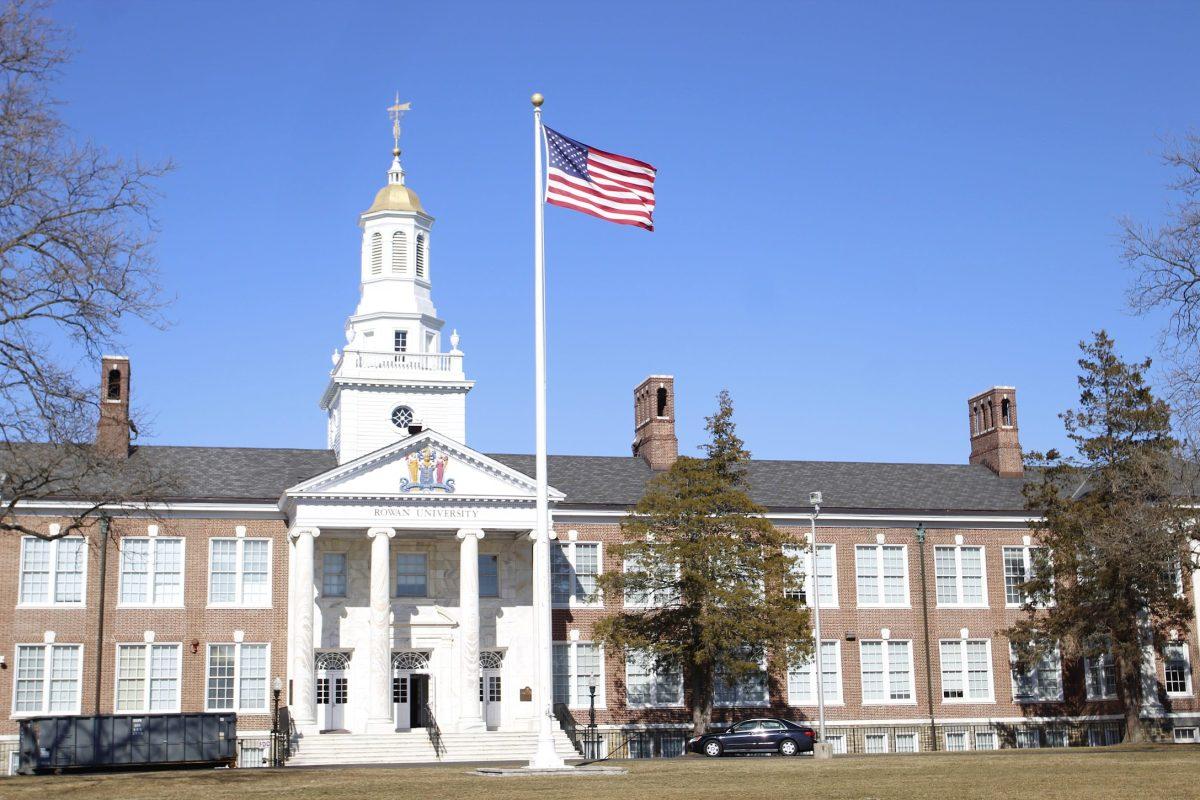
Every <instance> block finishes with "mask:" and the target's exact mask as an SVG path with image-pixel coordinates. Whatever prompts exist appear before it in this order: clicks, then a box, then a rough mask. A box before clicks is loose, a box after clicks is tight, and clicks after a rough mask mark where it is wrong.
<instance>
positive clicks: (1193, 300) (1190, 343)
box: [1121, 132, 1200, 449]
mask: <svg viewBox="0 0 1200 800" xmlns="http://www.w3.org/2000/svg"><path fill="white" fill-rule="evenodd" d="M1163 163H1164V164H1165V165H1166V166H1168V167H1170V168H1171V170H1172V172H1173V173H1174V175H1175V179H1174V180H1173V181H1172V182H1171V183H1170V184H1168V188H1169V189H1170V190H1171V192H1172V202H1171V206H1170V209H1169V211H1168V212H1167V215H1166V219H1165V220H1164V221H1163V222H1162V223H1160V224H1158V225H1147V224H1144V223H1140V222H1137V221H1135V220H1132V219H1129V218H1125V219H1122V220H1121V241H1122V244H1123V246H1124V252H1123V257H1124V260H1125V262H1126V264H1128V265H1129V267H1130V268H1132V269H1133V270H1134V272H1135V274H1136V278H1135V280H1134V283H1133V286H1132V287H1131V289H1130V292H1129V300H1130V304H1131V305H1132V306H1133V308H1134V309H1135V310H1136V311H1138V312H1140V313H1147V312H1151V311H1160V310H1163V311H1166V312H1167V314H1168V317H1167V325H1166V327H1165V329H1164V330H1163V337H1162V344H1163V350H1164V353H1165V355H1166V356H1167V357H1168V359H1169V362H1170V364H1171V367H1170V371H1169V374H1168V377H1169V382H1168V399H1169V400H1170V402H1171V404H1172V406H1173V409H1174V412H1175V420H1176V424H1177V425H1178V426H1179V427H1180V428H1181V433H1182V435H1183V436H1184V437H1185V438H1186V439H1187V440H1188V443H1189V444H1190V445H1191V449H1195V446H1196V444H1197V434H1198V433H1200V134H1198V133H1195V132H1193V133H1189V134H1187V135H1186V136H1184V137H1183V138H1182V139H1181V140H1177V141H1174V142H1172V143H1170V144H1169V145H1168V147H1167V150H1166V152H1165V153H1164V154H1163Z"/></svg>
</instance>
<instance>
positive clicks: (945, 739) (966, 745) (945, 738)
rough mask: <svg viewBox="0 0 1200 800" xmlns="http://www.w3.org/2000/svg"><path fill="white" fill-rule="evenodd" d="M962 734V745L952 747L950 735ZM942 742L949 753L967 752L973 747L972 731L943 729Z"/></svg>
mask: <svg viewBox="0 0 1200 800" xmlns="http://www.w3.org/2000/svg"><path fill="white" fill-rule="evenodd" d="M951 736H961V737H962V741H963V746H962V747H951V746H950V737H951ZM942 744H943V746H944V747H945V749H946V752H947V753H966V752H968V751H969V750H970V749H971V745H972V744H973V743H972V742H971V732H970V731H942Z"/></svg>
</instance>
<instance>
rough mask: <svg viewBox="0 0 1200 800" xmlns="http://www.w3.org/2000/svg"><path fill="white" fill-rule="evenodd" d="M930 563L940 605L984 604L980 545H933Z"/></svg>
mask: <svg viewBox="0 0 1200 800" xmlns="http://www.w3.org/2000/svg"><path fill="white" fill-rule="evenodd" d="M933 564H934V575H935V581H936V585H937V603H938V605H939V606H984V605H987V591H986V588H985V584H984V579H983V548H982V547H963V546H957V547H935V548H933Z"/></svg>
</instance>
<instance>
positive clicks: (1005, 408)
mask: <svg viewBox="0 0 1200 800" xmlns="http://www.w3.org/2000/svg"><path fill="white" fill-rule="evenodd" d="M1000 419H1001V421H1002V422H1003V424H1004V425H1006V426H1009V427H1011V426H1012V424H1013V422H1012V403H1010V402H1009V400H1008V398H1007V397H1006V398H1004V399H1003V400H1001V401H1000Z"/></svg>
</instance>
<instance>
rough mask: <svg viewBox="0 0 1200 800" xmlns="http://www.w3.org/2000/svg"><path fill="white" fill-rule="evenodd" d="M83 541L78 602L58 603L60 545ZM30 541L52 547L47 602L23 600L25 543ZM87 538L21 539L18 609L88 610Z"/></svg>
mask: <svg viewBox="0 0 1200 800" xmlns="http://www.w3.org/2000/svg"><path fill="white" fill-rule="evenodd" d="M68 540H69V541H82V542H83V571H82V572H81V573H80V576H79V580H80V587H79V599H78V600H64V601H61V602H59V601H56V600H55V599H54V595H55V594H57V592H56V589H57V587H58V543H59V542H62V541H68ZM28 541H42V542H46V543H47V544H49V545H50V570H49V572H48V574H47V577H46V581H47V584H46V586H47V592H46V596H47V599H46V600H34V601H31V602H24V601H23V600H22V598H21V587H22V584H24V576H25V543H26V542H28ZM87 541H88V540H87V537H86V536H62V537H59V538H58V539H49V540H46V539H42V538H41V537H38V536H22V537H21V551H20V552H21V555H20V565H19V567H18V570H17V608H86V607H87V593H88V561H90V560H91V559H89V558H88V547H87Z"/></svg>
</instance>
